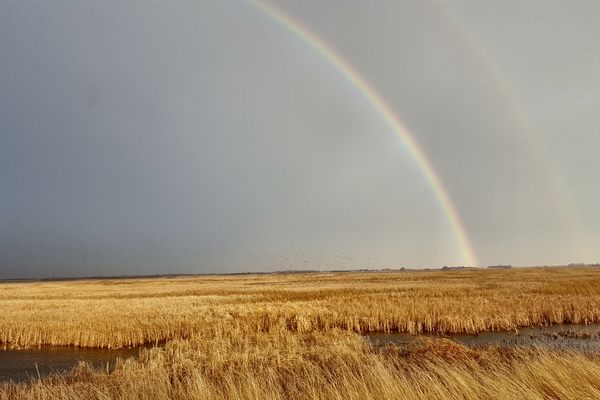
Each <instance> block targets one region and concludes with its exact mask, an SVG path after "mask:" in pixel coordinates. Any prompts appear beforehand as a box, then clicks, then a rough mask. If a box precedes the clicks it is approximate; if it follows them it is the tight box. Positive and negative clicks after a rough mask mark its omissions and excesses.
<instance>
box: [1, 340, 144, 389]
mask: <svg viewBox="0 0 600 400" xmlns="http://www.w3.org/2000/svg"><path fill="white" fill-rule="evenodd" d="M143 348H144V346H139V347H133V348H129V349H93V348H80V347H68V346H46V347H41V348H33V349H26V350H11V349H8V350H0V382H7V381H11V380H12V381H13V382H28V381H30V380H31V379H38V377H41V378H43V377H45V376H48V375H50V374H51V373H64V372H68V371H69V370H71V369H72V368H73V367H75V366H76V365H77V364H78V363H79V362H80V361H86V362H88V363H89V364H90V365H92V366H93V367H94V368H102V369H104V370H107V369H108V370H109V371H112V370H114V368H115V365H116V362H117V359H119V358H121V359H127V358H130V357H137V356H138V355H139V353H140V351H141V349H143ZM146 348H147V347H146Z"/></svg>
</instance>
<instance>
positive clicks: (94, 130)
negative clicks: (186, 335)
mask: <svg viewBox="0 0 600 400" xmlns="http://www.w3.org/2000/svg"><path fill="white" fill-rule="evenodd" d="M268 4H269V5H268V7H275V8H276V9H278V10H279V11H280V12H282V13H284V14H285V15H287V16H288V17H290V18H293V19H294V20H296V21H297V23H299V24H301V25H302V26H303V27H304V29H306V30H308V31H310V32H312V34H313V35H314V36H315V37H318V38H319V40H321V41H322V42H323V43H325V44H326V45H327V46H328V47H329V48H330V49H331V50H333V51H335V52H336V53H337V54H339V55H340V56H341V57H342V58H343V59H345V60H346V61H347V62H348V63H349V64H350V65H352V67H353V68H354V69H355V70H356V71H357V72H359V73H360V74H361V75H362V76H363V77H364V78H365V79H366V80H368V81H369V82H370V84H371V85H372V86H373V88H374V89H375V90H376V91H377V93H378V94H379V95H380V96H381V98H382V99H384V100H385V101H386V102H388V104H389V105H390V107H391V109H392V110H393V112H394V113H395V115H396V116H397V117H398V118H399V119H400V120H402V121H403V122H404V123H405V125H406V126H407V127H408V129H409V130H410V132H411V134H412V135H413V137H414V139H415V140H416V142H418V144H419V145H420V147H421V148H422V150H423V152H424V153H425V155H426V156H427V158H428V159H429V161H430V162H431V164H432V165H433V166H434V168H435V169H436V171H437V173H438V174H439V176H440V178H441V181H442V183H443V185H444V186H445V188H446V189H447V192H448V195H449V197H450V198H451V199H452V201H453V203H454V206H455V208H456V210H457V212H458V214H459V216H460V219H461V220H462V222H463V224H464V227H465V230H466V232H467V234H468V236H469V239H470V241H471V243H472V246H473V249H474V251H475V254H476V257H477V260H478V264H479V265H490V264H513V265H545V264H547V265H552V264H561V263H569V262H600V246H598V243H600V207H598V198H600V168H599V167H598V153H599V150H600V113H599V112H598V110H599V107H600V24H599V23H598V17H599V16H600V2H598V1H579V0H578V1H566V0H565V1H549V0H541V1H536V0H529V1H479V0H477V1H460V2H458V1H450V2H445V1H423V0H414V1H369V2H364V1H349V0H348V1H347V0H345V1H326V2H324V1H283V2H271V3H268ZM464 262H465V260H464V258H463V253H462V251H461V248H460V246H459V244H458V242H457V238H456V237H455V236H454V235H453V231H452V229H451V226H450V224H449V221H448V219H447V216H446V215H445V214H444V212H443V211H442V209H441V208H440V204H439V202H438V200H437V199H436V196H435V193H434V191H433V190H432V188H431V187H430V185H429V183H428V181H427V180H426V178H425V177H424V175H423V173H422V171H420V169H419V168H418V166H417V164H416V163H415V161H414V159H413V158H412V156H411V154H410V153H409V152H408V151H407V149H406V148H405V146H404V145H403V143H402V141H401V140H400V139H399V138H398V137H397V136H396V135H395V134H394V132H393V131H392V130H391V129H390V127H389V126H388V125H387V124H386V122H385V120H384V119H383V118H382V115H381V113H380V112H378V110H377V109H375V108H374V107H373V105H372V104H371V103H370V102H369V101H368V100H367V99H366V97H365V96H364V95H363V94H361V93H360V91H359V90H358V89H357V88H356V87H355V86H353V85H352V83H351V82H349V81H348V80H347V79H346V78H345V77H344V76H343V74H341V73H340V71H339V69H337V68H336V67H335V66H334V65H332V64H331V63H330V62H329V61H328V60H327V59H326V58H324V57H323V56H322V55H321V54H319V53H318V52H317V51H315V49H314V48H312V47H311V46H310V44H309V43H306V42H305V41H303V40H302V39H301V38H300V37H298V36H297V35H296V34H294V33H293V31H292V30H290V29H287V28H286V27H285V26H283V25H282V24H280V23H278V22H277V21H275V20H274V19H273V18H271V17H269V16H267V15H266V14H265V13H264V12H263V11H260V9H259V8H257V7H255V6H252V5H251V4H249V3H245V2H238V1H221V0H219V1H196V0H190V1H149V0H143V1H131V0H126V1H123V0H119V1H85V0H84V1H70V0H69V1H63V0H60V1H41V0H39V1H33V0H4V1H2V2H0V278H11V277H46V276H87V275H120V274H154V273H203V272H238V271H269V270H281V269H340V268H382V267H392V268H393V267H402V266H406V267H427V266H434V267H440V266H443V265H463V264H464Z"/></svg>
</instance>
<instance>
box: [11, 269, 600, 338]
mask: <svg viewBox="0 0 600 400" xmlns="http://www.w3.org/2000/svg"><path fill="white" fill-rule="evenodd" d="M0 307H1V309H2V312H1V313H0V343H1V344H3V345H4V346H6V347H17V348H22V347H31V346H40V345H75V346H83V347H113V348H114V347H123V346H134V345H140V344H144V343H152V342H159V341H165V340H170V339H178V338H179V339H184V338H189V337H191V336H193V335H203V334H204V333H205V332H206V331H207V330H210V329H213V328H214V327H221V326H225V327H232V326H236V327H238V328H236V329H241V330H242V331H243V332H242V334H244V335H246V334H251V333H254V332H279V331H282V330H285V331H291V332H298V333H310V332H329V331H332V330H338V329H339V330H349V331H352V332H361V333H364V332H374V331H389V332H409V333H421V332H433V333H476V332H481V331H490V330H514V329H517V328H518V327H522V326H537V325H546V324H557V323H594V322H598V321H600V269H599V268H528V269H510V270H457V271H422V272H381V273H319V274H290V275H249V276H211V277H181V278H170V279H167V278H156V279H132V280H82V281H66V282H35V283H4V284H0Z"/></svg>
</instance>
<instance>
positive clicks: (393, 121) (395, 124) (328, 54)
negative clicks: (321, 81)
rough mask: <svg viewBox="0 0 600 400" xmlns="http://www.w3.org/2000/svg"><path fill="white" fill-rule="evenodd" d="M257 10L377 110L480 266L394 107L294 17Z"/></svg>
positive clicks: (467, 259)
mask: <svg viewBox="0 0 600 400" xmlns="http://www.w3.org/2000/svg"><path fill="white" fill-rule="evenodd" d="M248 3H249V4H251V5H252V6H253V7H254V8H256V9H257V10H259V11H260V12H262V13H263V14H264V15H266V16H268V17H269V18H271V19H272V20H273V21H275V22H277V23H278V24H279V25H281V26H282V27H284V28H286V29H287V30H288V31H290V32H291V33H292V34H293V35H294V36H296V37H298V38H300V39H302V41H304V42H305V43H306V44H307V45H308V46H309V47H310V48H311V49H313V50H314V51H315V52H316V53H318V54H319V55H320V56H321V57H322V58H324V59H325V60H327V61H328V62H329V63H330V64H331V65H333V67H334V68H335V69H336V70H337V71H338V72H339V73H341V74H342V75H343V76H344V77H345V78H346V79H347V80H348V81H349V82H350V83H351V84H352V85H353V86H354V87H355V88H356V89H357V90H358V91H359V92H360V93H362V94H363V95H364V96H365V97H366V99H367V100H368V102H369V103H370V104H371V106H372V107H373V108H374V109H375V110H377V112H378V113H379V114H380V115H381V117H382V118H383V119H384V120H385V122H386V123H387V124H388V125H389V127H390V128H391V129H392V131H393V132H394V133H395V134H396V136H397V137H398V138H400V140H401V142H402V144H403V145H404V147H405V148H406V150H407V151H408V153H409V154H410V155H411V156H412V158H413V159H414V161H415V163H416V164H417V167H418V168H419V170H420V171H421V173H422V174H423V176H424V177H425V179H426V180H427V182H428V183H429V186H430V187H431V190H432V191H433V193H434V194H435V197H436V199H437V201H438V203H439V205H440V207H441V208H442V210H443V212H444V214H445V216H446V218H447V220H448V223H449V225H450V228H451V229H452V232H453V234H454V236H455V238H456V240H457V242H458V245H459V247H460V250H461V253H462V258H463V261H464V263H465V264H466V265H471V266H475V265H477V259H476V257H475V252H474V250H473V246H472V245H471V241H470V240H469V236H468V235H467V232H466V230H465V227H464V225H463V223H462V221H461V219H460V217H459V214H458V212H457V211H456V208H455V207H454V204H453V203H452V200H451V199H450V195H449V194H448V192H447V191H446V189H445V187H444V185H443V184H442V181H441V179H440V177H439V176H438V174H437V172H436V171H435V169H434V168H433V166H432V165H431V163H430V162H429V160H428V159H427V157H426V156H425V153H423V150H421V148H420V147H419V145H418V143H417V142H416V140H415V139H414V138H413V137H412V136H411V134H410V132H409V130H408V129H407V128H406V126H405V125H404V124H403V123H402V121H401V120H400V119H399V118H398V117H397V116H396V114H395V113H394V111H393V110H392V108H391V107H390V106H389V105H388V104H387V103H386V101H385V100H384V99H383V97H382V96H381V95H380V94H379V93H377V91H376V90H375V89H374V88H373V86H371V84H369V82H368V81H367V80H366V79H365V78H364V77H363V76H362V75H361V74H360V73H359V72H358V71H357V70H356V69H354V67H352V65H350V64H349V63H348V62H347V61H346V60H344V59H343V58H342V57H341V56H340V55H339V54H338V53H336V52H335V51H334V50H333V49H332V48H331V47H330V46H328V45H327V44H326V43H325V42H324V41H323V40H321V39H320V38H319V37H317V36H316V35H315V34H313V33H312V32H310V31H309V30H308V29H306V28H305V27H304V26H302V25H301V24H300V23H298V22H297V21H295V20H294V19H293V18H292V17H291V16H289V15H287V14H285V13H283V12H281V11H280V10H278V9H276V8H275V7H274V6H272V5H270V4H266V3H263V2H259V1H248Z"/></svg>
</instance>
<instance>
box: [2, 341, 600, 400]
mask: <svg viewBox="0 0 600 400" xmlns="http://www.w3.org/2000/svg"><path fill="white" fill-rule="evenodd" d="M511 398H515V399H525V400H526V399H597V398H600V359H599V358H598V357H597V356H594V355H583V354H577V353H572V352H556V351H548V350H539V349H538V350H535V349H502V348H494V347H492V348H481V349H468V348H466V347H463V346H461V345H458V344H455V343H452V342H449V341H445V340H424V341H421V342H418V343H416V344H414V345H411V347H409V348H398V347H393V346H391V347H383V348H377V347H372V346H371V345H370V344H369V343H368V342H367V341H366V340H364V339H363V338H362V337H360V336H359V335H357V334H355V333H351V332H347V331H339V330H331V331H329V332H327V333H321V332H312V333H297V332H289V331H280V332H277V333H264V332H255V333H251V334H250V333H248V332H246V331H236V330H220V329H214V330H213V331H212V333H211V334H208V332H207V334H206V335H204V336H202V337H199V336H193V337H190V338H188V339H183V340H182V339H176V340H173V341H171V342H169V343H168V344H167V345H166V346H165V347H164V348H155V349H152V350H150V351H147V352H145V353H144V354H143V355H142V357H141V358H140V359H139V360H138V361H133V360H130V361H128V362H125V363H121V364H120V365H119V366H118V368H117V369H116V370H115V371H114V372H113V373H111V374H107V373H105V372H98V371H91V370H89V369H87V368H86V367H85V366H80V367H79V368H77V369H76V370H75V371H74V372H73V373H72V374H71V375H69V376H65V377H55V378H51V379H46V380H42V381H39V382H33V383H32V384H28V385H25V384H20V385H14V384H5V385H3V386H0V399H1V400H9V399H10V400H12V399H39V400H45V399H48V400H50V399H75V400H79V399H123V400H132V399H340V400H341V399H442V400H450V399H511Z"/></svg>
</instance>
